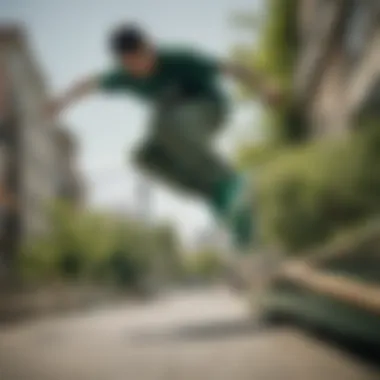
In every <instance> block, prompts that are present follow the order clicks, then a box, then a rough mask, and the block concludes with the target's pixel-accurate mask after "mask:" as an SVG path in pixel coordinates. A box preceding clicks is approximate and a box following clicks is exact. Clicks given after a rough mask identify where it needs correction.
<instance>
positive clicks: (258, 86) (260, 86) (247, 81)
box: [222, 63, 282, 106]
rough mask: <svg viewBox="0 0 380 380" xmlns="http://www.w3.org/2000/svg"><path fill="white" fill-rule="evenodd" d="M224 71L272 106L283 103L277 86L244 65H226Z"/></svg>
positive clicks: (223, 67) (223, 65) (223, 66)
mask: <svg viewBox="0 0 380 380" xmlns="http://www.w3.org/2000/svg"><path fill="white" fill-rule="evenodd" d="M222 71H223V72H224V73H226V74H227V75H230V76H232V77H234V78H235V79H237V80H238V81H239V82H241V83H242V84H243V85H244V86H247V87H248V88H249V89H252V90H255V91H257V92H258V93H259V95H260V97H261V99H262V100H263V101H264V102H265V103H267V104H269V105H272V106H276V105H278V104H279V103H280V102H281V101H282V94H281V92H280V90H279V88H278V87H277V86H275V84H274V83H273V82H270V81H268V79H267V78H266V77H265V76H263V75H262V74H261V73H259V72H257V71H255V70H252V69H248V68H246V67H244V66H242V65H238V64H230V63H227V64H226V63H224V64H222Z"/></svg>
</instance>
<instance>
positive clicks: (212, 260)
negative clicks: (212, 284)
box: [186, 249, 223, 281]
mask: <svg viewBox="0 0 380 380" xmlns="http://www.w3.org/2000/svg"><path fill="white" fill-rule="evenodd" d="M186 264H187V266H186V269H187V273H188V275H190V277H192V278H196V279H199V280H203V281H204V280H206V281H212V280H214V279H217V278H218V277H219V276H220V275H221V273H222V270H223V263H222V261H221V257H220V253H219V252H216V251H214V250H210V249H208V250H204V251H200V252H193V253H191V254H190V255H189V257H188V260H187V263H186Z"/></svg>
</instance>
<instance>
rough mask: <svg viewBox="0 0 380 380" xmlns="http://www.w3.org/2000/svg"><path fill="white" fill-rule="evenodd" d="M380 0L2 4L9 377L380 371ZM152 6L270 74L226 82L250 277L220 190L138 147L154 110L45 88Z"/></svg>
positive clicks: (5, 0) (199, 44) (101, 51)
mask: <svg viewBox="0 0 380 380" xmlns="http://www.w3.org/2000/svg"><path fill="white" fill-rule="evenodd" d="M379 16H380V3H379V2H378V1H377V0H265V1H264V0H234V1H233V0H210V1H208V2H201V1H200V0H195V1H193V2H185V1H175V0H162V1H159V2H151V1H148V0H141V1H139V2H138V3H134V2H132V1H121V0H110V1H107V2H106V1H98V2H97V3H94V2H91V1H90V0H80V1H74V0H68V1H65V2H58V1H48V0H29V1H28V0H13V1H11V0H0V223H1V224H0V379H1V380H3V379H4V380H16V379H17V380H20V379H28V380H33V379H38V380H44V379H77V380H81V379H84V380H86V379H91V380H92V379H131V380H134V379H141V380H146V379H205V380H206V379H207V380H211V379H218V380H223V379H233V378H236V379H253V378H254V379H258V380H260V379H295V380H297V379H300V380H301V379H308V380H314V379H321V378H325V379H326V380H328V379H335V380H350V379H352V380H361V379H363V380H367V379H368V380H369V379H379V378H380V370H379V368H378V366H377V365H376V363H378V362H379V360H378V359H380V219H379V216H378V215H379V212H380V129H379V127H380V17H379ZM123 20H127V21H130V20H132V21H137V22H138V23H140V24H141V25H143V26H144V27H145V28H147V30H148V31H149V32H150V33H151V34H152V35H153V36H154V38H155V39H156V40H157V42H158V43H164V44H174V45H178V44H183V45H185V46H190V47H196V48H199V49H201V50H203V51H205V52H207V53H209V54H212V55H215V56H218V57H220V58H221V59H227V60H233V61H237V62H240V63H242V64H244V65H246V66H248V67H251V68H252V69H255V70H260V71H261V72H262V73H263V75H266V76H268V77H271V78H273V80H274V81H275V83H277V85H278V86H279V87H280V88H281V90H282V92H283V93H284V94H285V102H284V104H283V105H282V106H281V108H280V109H277V110H276V111H273V110H271V109H268V108H266V107H264V106H262V105H261V104H260V102H259V101H256V99H255V97H253V98H252V96H251V95H250V96H248V94H246V92H245V91H244V89H241V88H235V87H234V86H233V84H231V83H229V82H228V81H226V82H225V83H224V85H225V87H226V89H227V90H228V92H229V94H230V98H231V102H232V104H233V110H232V111H233V112H232V113H231V117H230V119H229V123H228V125H227V126H226V127H227V128H226V130H225V132H223V135H222V136H220V139H219V140H218V142H217V149H218V150H219V151H220V154H222V155H224V156H225V157H227V158H228V159H230V160H234V161H235V162H236V164H237V165H239V167H240V168H241V169H242V170H246V171H247V172H252V173H254V174H252V179H253V181H254V183H255V200H256V204H257V210H256V211H257V215H256V218H257V219H258V224H259V230H260V247H258V248H256V249H255V250H253V251H252V252H251V254H250V257H249V259H250V272H249V276H250V281H249V284H248V285H247V284H244V287H243V286H242V284H241V283H240V282H239V281H238V279H237V278H235V276H233V274H232V273H231V272H230V271H229V268H228V266H226V260H225V258H226V257H228V256H229V255H230V253H231V246H230V242H229V239H228V237H227V236H226V234H225V233H224V231H221V230H220V228H219V227H218V226H216V225H215V224H214V223H213V221H212V218H211V217H210V215H209V214H208V212H207V209H206V207H205V205H204V204H203V203H202V202H201V201H199V200H198V199H189V198H187V197H185V196H182V195H181V194H176V193H173V192H171V191H170V189H168V188H167V187H165V186H163V185H161V184H159V183H155V182H154V181H152V180H151V179H150V178H147V177H144V176H143V175H142V174H140V173H139V172H138V171H137V170H135V169H134V167H133V165H132V164H131V162H130V160H129V159H130V157H131V155H132V153H133V149H134V148H135V146H136V144H138V143H139V141H140V140H141V139H142V138H143V136H144V135H145V133H146V130H145V127H144V125H145V124H146V123H145V121H146V119H147V117H149V110H148V109H145V107H144V106H143V105H141V104H139V103H137V102H135V101H134V100H133V99H129V98H127V99H124V98H119V97H114V98H112V99H109V98H104V97H101V96H97V97H94V98H91V99H90V100H88V101H86V102H84V103H83V104H81V105H78V106H76V107H75V108H73V109H72V110H70V111H69V112H67V113H66V114H64V115H63V116H62V118H61V119H60V120H56V121H55V122H49V121H47V120H46V117H45V116H44V114H43V108H44V105H45V104H46V102H47V101H48V100H49V99H51V97H52V96H54V95H55V94H56V93H57V92H59V91H61V90H63V89H65V88H66V87H67V85H68V84H69V83H70V82H71V81H72V80H75V79H76V78H78V77H80V76H81V75H83V74H86V73H92V72H97V71H99V70H104V68H106V67H108V66H109V65H110V63H111V62H110V57H108V56H107V51H106V37H107V33H108V32H109V30H110V28H112V26H113V25H114V24H115V23H118V22H120V21H123Z"/></svg>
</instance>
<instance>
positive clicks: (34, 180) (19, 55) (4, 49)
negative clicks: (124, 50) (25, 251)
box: [0, 27, 80, 265]
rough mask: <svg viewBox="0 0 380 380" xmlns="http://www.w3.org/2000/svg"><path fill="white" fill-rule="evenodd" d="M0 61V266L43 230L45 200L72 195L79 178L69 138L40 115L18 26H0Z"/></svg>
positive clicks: (33, 65)
mask: <svg viewBox="0 0 380 380" xmlns="http://www.w3.org/2000/svg"><path fill="white" fill-rule="evenodd" d="M0 62H1V65H0V67H1V69H2V70H1V73H2V75H1V80H0V90H1V91H0V107H1V108H0V110H1V123H0V169H1V170H0V218H1V223H0V225H1V231H0V257H1V258H2V260H0V265H1V262H3V263H4V262H5V263H6V264H5V265H7V263H9V264H10V265H11V262H12V258H13V257H14V256H15V255H16V253H17V251H18V249H19V248H20V245H21V244H23V243H24V242H25V241H27V240H28V239H30V238H33V237H38V236H41V235H44V234H46V233H48V231H49V227H50V223H49V212H48V206H49V204H51V203H52V202H53V201H54V200H55V199H57V198H58V197H60V196H63V195H64V196H65V197H69V198H71V199H78V197H79V192H80V191H79V187H80V186H79V182H80V181H79V176H77V174H76V172H75V170H74V160H73V159H72V154H73V152H74V145H73V140H72V139H71V137H70V136H69V135H67V134H66V135H65V133H64V132H63V131H61V130H59V128H57V126H56V125H55V124H56V123H55V121H53V120H48V118H46V117H45V115H44V112H43V109H44V106H45V104H46V103H47V101H48V97H49V95H48V90H47V86H46V84H45V81H44V79H43V75H42V73H41V71H40V67H39V65H38V64H37V62H36V61H35V60H34V58H33V55H32V53H31V50H30V47H29V45H28V40H27V37H26V35H25V33H24V32H23V30H21V29H19V28H17V27H0ZM63 135H65V138H63V137H62V136H63ZM63 141H64V142H63Z"/></svg>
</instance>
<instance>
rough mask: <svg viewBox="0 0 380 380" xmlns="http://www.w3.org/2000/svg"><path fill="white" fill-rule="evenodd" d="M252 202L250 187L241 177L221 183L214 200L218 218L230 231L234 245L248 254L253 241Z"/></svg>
mask: <svg viewBox="0 0 380 380" xmlns="http://www.w3.org/2000/svg"><path fill="white" fill-rule="evenodd" d="M252 200H253V196H252V186H251V184H250V183H249V181H248V180H246V179H243V178H241V177H240V178H238V177H234V178H233V179H230V180H229V181H226V182H225V183H223V184H222V185H221V186H220V188H219V189H218V193H217V194H216V197H215V199H214V210H216V212H217V216H218V218H220V219H221V220H222V222H223V223H224V224H225V225H226V226H227V228H228V229H229V230H230V232H231V234H232V237H233V242H234V245H235V246H236V248H238V249H239V251H241V252H243V251H245V252H248V251H249V248H250V247H251V245H252V243H253V241H254V240H255V223H254V210H253V202H252Z"/></svg>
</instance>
